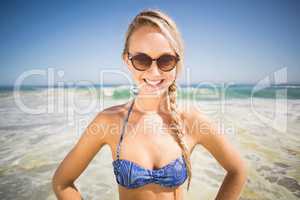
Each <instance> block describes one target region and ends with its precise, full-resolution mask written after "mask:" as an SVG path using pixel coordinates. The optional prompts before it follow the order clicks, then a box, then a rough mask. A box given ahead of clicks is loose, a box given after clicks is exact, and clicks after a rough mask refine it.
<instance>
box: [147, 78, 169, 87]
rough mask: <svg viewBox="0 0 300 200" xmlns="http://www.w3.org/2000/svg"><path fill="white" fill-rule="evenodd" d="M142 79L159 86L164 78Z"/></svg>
mask: <svg viewBox="0 0 300 200" xmlns="http://www.w3.org/2000/svg"><path fill="white" fill-rule="evenodd" d="M144 81H145V82H146V83H147V84H149V85H151V86H154V87H155V86H159V85H160V84H161V83H162V82H163V81H164V79H160V80H149V79H144Z"/></svg>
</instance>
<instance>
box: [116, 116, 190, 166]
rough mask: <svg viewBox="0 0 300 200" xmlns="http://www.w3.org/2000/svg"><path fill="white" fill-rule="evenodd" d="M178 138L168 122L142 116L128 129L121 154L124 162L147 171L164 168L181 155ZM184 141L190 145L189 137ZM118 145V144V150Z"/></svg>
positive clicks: (132, 122)
mask: <svg viewBox="0 0 300 200" xmlns="http://www.w3.org/2000/svg"><path fill="white" fill-rule="evenodd" d="M134 122H135V123H134ZM182 131H184V132H186V131H187V130H186V129H182ZM176 138H177V137H176V135H175V134H174V132H173V131H172V130H171V129H170V120H169V119H165V118H163V117H160V116H156V115H147V116H143V117H141V118H140V119H139V120H138V121H135V119H131V120H129V121H128V123H127V124H126V126H125V129H124V133H123V139H122V142H121V143H120V152H119V153H120V154H119V155H120V158H121V159H126V160H130V161H132V162H135V163H137V164H139V165H140V166H143V167H145V168H148V169H155V168H161V167H163V166H165V165H167V164H168V163H170V162H171V161H173V160H174V159H176V158H178V157H180V156H181V155H182V149H181V147H180V146H179V144H178V142H177V140H176ZM118 140H119V139H118ZM183 140H185V142H186V143H187V144H189V143H190V138H189V136H188V134H186V135H185V136H184V137H183ZM117 144H118V142H117V143H116V145H115V148H114V149H115V150H116V149H117ZM188 146H190V145H188ZM115 152H116V151H115ZM114 157H116V156H114Z"/></svg>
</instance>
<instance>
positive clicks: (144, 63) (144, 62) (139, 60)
mask: <svg viewBox="0 0 300 200" xmlns="http://www.w3.org/2000/svg"><path fill="white" fill-rule="evenodd" d="M151 63H152V59H151V58H150V57H149V56H147V55H146V54H138V55H135V56H133V57H132V64H133V66H134V67H135V68H136V69H138V70H146V69H148V68H149V67H150V66H151Z"/></svg>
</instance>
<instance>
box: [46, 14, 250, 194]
mask: <svg viewBox="0 0 300 200" xmlns="http://www.w3.org/2000/svg"><path fill="white" fill-rule="evenodd" d="M122 58H123V60H124V62H125V63H126V65H127V66H128V68H129V70H130V72H131V73H132V77H133V79H134V81H135V83H136V85H137V87H138V93H136V94H135V96H134V98H133V99H132V100H131V101H129V102H127V103H125V104H122V105H117V106H113V107H109V108H106V109H104V110H103V111H101V112H100V113H99V114H98V115H97V116H96V117H95V118H94V120H93V121H92V122H91V123H90V124H89V126H88V127H87V129H86V130H85V132H84V134H83V135H82V136H81V138H80V140H79V141H78V143H77V144H76V145H75V147H74V148H73V149H72V150H71V152H70V153H69V154H68V155H67V156H66V158H65V159H64V160H63V162H62V163H61V164H60V166H59V167H58V169H57V170H56V172H55V174H54V176H53V181H52V182H53V190H54V191H55V193H56V196H57V197H58V199H72V200H75V199H81V195H80V193H79V191H78V190H77V188H76V187H75V185H74V182H75V180H76V179H77V178H78V177H79V176H80V174H81V173H82V172H83V171H84V170H85V169H86V167H87V166H88V164H89V163H90V161H91V160H92V159H93V157H94V156H95V155H96V154H97V152H98V151H99V150H100V149H101V148H102V147H103V146H104V145H106V144H107V145H109V147H110V149H111V151H112V156H113V162H112V165H113V170H114V174H115V178H116V182H117V183H118V188H119V197H120V199H121V200H150V199H161V200H174V199H177V200H182V199H183V188H182V187H183V186H182V185H183V183H184V182H185V181H186V180H187V182H188V183H187V189H189V186H190V181H191V177H192V173H191V172H192V170H191V162H190V155H191V153H192V151H193V149H194V147H195V146H196V145H197V144H201V145H203V146H204V147H205V148H206V149H207V150H208V151H209V152H210V153H211V154H212V155H213V156H214V157H215V158H216V160H217V161H218V162H219V163H220V164H221V165H222V167H223V168H224V169H226V170H227V174H226V177H225V179H224V182H223V184H222V185H221V188H220V190H219V192H218V194H217V196H216V199H223V200H234V199H239V196H240V193H241V190H242V188H243V185H244V183H245V180H246V170H245V169H246V167H245V164H244V161H243V160H242V159H241V157H240V155H239V153H238V152H237V151H236V150H235V149H234V148H233V147H232V146H231V145H230V144H229V143H228V142H227V140H226V138H225V137H224V136H223V135H222V134H217V131H216V128H215V127H214V126H213V125H212V124H211V123H209V121H208V120H207V119H206V118H205V117H204V116H203V114H201V112H200V111H199V110H198V109H196V108H193V107H192V106H188V107H187V108H185V109H184V108H179V107H178V106H177V105H176V80H177V77H178V74H179V72H181V70H182V67H183V43H182V40H181V37H180V33H179V31H178V29H177V27H176V24H175V23H174V21H173V20H172V19H171V18H170V17H168V16H167V15H166V14H164V13H163V12H161V11H158V10H144V11H142V12H140V13H139V14H138V15H137V16H136V17H135V18H134V20H133V21H132V23H131V24H130V26H129V28H128V31H127V34H126V40H125V46H124V50H123V53H122ZM116 125H117V128H115V127H116ZM149 125H150V126H149ZM146 127H147V128H146ZM149 127H150V128H149ZM126 136H131V137H126ZM195 187H197V186H195Z"/></svg>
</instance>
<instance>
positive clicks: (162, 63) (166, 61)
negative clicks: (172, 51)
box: [157, 55, 177, 71]
mask: <svg viewBox="0 0 300 200" xmlns="http://www.w3.org/2000/svg"><path fill="white" fill-rule="evenodd" d="M176 62H177V59H176V57H175V56H172V55H162V56H160V57H159V59H158V60H157V65H158V66H159V68H160V69H161V70H163V71H170V70H172V69H173V68H174V67H175V65H176Z"/></svg>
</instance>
